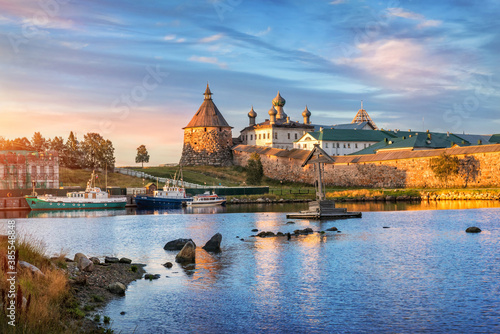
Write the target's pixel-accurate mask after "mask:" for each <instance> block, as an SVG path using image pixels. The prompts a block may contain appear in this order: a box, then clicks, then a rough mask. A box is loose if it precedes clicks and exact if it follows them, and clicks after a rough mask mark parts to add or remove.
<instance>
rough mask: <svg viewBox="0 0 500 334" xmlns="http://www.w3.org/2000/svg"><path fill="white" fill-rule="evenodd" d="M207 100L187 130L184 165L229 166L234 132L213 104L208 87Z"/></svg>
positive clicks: (182, 162)
mask: <svg viewBox="0 0 500 334" xmlns="http://www.w3.org/2000/svg"><path fill="white" fill-rule="evenodd" d="M204 95H205V100H204V101H203V103H202V104H201V106H200V108H199V109H198V111H197V112H196V114H195V115H194V116H193V118H192V119H191V121H190V122H189V124H188V125H187V126H186V127H185V128H184V147H183V149H182V157H181V161H180V164H181V165H182V166H199V165H210V166H230V165H232V152H231V147H232V146H233V139H232V133H231V129H232V127H231V126H229V124H227V122H226V120H225V119H224V117H223V116H222V114H221V113H220V111H219V109H217V107H216V105H215V104H214V102H213V101H212V92H211V91H210V88H209V87H208V84H207V89H206V90H205V93H204Z"/></svg>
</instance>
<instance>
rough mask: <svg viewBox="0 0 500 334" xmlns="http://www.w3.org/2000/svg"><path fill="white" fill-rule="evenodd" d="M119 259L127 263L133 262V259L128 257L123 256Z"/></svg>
mask: <svg viewBox="0 0 500 334" xmlns="http://www.w3.org/2000/svg"><path fill="white" fill-rule="evenodd" d="M119 261H120V263H127V264H131V263H132V260H131V259H127V258H126V257H122V258H121V259H120V260H119Z"/></svg>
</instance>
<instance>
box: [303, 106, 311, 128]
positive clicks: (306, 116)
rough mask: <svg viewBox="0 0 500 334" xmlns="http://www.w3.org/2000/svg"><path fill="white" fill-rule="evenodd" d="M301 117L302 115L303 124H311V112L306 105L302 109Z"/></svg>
mask: <svg viewBox="0 0 500 334" xmlns="http://www.w3.org/2000/svg"><path fill="white" fill-rule="evenodd" d="M302 117H304V124H311V120H310V117H311V112H310V111H309V109H307V105H306V109H304V111H303V112H302Z"/></svg>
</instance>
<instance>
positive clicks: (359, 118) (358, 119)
mask: <svg viewBox="0 0 500 334" xmlns="http://www.w3.org/2000/svg"><path fill="white" fill-rule="evenodd" d="M362 122H368V123H370V125H371V126H372V127H373V129H374V130H378V128H377V126H376V125H375V122H374V121H373V120H372V118H371V117H370V115H368V113H367V112H366V110H365V109H363V101H361V109H359V110H358V113H357V114H356V116H354V118H353V120H352V122H351V123H362Z"/></svg>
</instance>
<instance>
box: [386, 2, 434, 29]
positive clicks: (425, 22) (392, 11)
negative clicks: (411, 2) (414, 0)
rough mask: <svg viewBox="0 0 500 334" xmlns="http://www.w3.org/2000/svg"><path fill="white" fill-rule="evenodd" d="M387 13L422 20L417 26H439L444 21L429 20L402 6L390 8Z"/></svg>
mask: <svg viewBox="0 0 500 334" xmlns="http://www.w3.org/2000/svg"><path fill="white" fill-rule="evenodd" d="M387 13H388V14H389V16H395V17H402V18H405V19H410V20H417V21H420V23H419V24H418V25H417V28H426V27H437V26H439V25H441V23H442V22H441V21H440V20H427V19H426V18H425V16H424V15H422V14H418V13H415V12H410V11H406V10H404V9H403V8H400V7H392V8H388V9H387Z"/></svg>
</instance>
